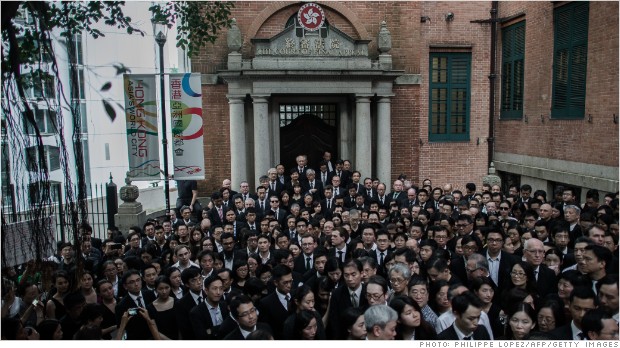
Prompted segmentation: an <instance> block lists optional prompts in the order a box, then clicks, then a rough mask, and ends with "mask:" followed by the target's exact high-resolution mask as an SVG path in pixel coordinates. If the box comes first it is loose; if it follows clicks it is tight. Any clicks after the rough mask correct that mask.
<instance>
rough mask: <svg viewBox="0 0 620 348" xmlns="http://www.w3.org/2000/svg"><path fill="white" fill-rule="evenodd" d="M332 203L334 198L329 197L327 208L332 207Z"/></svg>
mask: <svg viewBox="0 0 620 348" xmlns="http://www.w3.org/2000/svg"><path fill="white" fill-rule="evenodd" d="M331 205H332V200H331V199H328V200H327V209H329V208H331Z"/></svg>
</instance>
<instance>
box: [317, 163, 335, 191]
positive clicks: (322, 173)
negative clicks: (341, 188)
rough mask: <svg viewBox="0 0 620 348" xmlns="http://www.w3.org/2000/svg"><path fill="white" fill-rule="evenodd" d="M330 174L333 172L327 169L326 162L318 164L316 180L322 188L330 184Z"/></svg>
mask: <svg viewBox="0 0 620 348" xmlns="http://www.w3.org/2000/svg"><path fill="white" fill-rule="evenodd" d="M330 173H333V170H330V169H329V168H328V165H327V162H325V161H321V163H320V164H319V170H317V171H316V179H317V180H319V181H320V182H321V184H323V187H325V186H326V185H329V184H330V183H331V181H330Z"/></svg>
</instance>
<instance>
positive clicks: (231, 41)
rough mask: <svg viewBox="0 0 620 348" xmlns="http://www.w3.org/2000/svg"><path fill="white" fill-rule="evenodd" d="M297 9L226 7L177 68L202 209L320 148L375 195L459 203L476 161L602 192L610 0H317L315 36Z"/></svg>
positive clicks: (609, 188)
mask: <svg viewBox="0 0 620 348" xmlns="http://www.w3.org/2000/svg"><path fill="white" fill-rule="evenodd" d="M304 4H307V3H305V2H242V1H239V2H235V8H234V9H233V11H232V15H231V17H233V18H235V19H236V24H235V26H234V27H233V28H232V29H230V30H228V31H227V32H224V33H223V34H222V35H221V36H220V37H219V38H218V40H217V41H216V42H215V44H214V45H213V46H212V47H209V48H208V49H205V50H204V51H203V52H202V53H201V54H199V55H198V56H197V57H194V58H193V59H192V70H193V71H197V72H201V73H203V98H204V102H203V108H204V113H203V114H204V115H205V145H204V147H205V163H206V166H207V172H206V176H207V178H208V180H206V181H205V182H203V183H201V186H200V189H201V192H202V194H201V195H202V196H206V195H208V194H209V193H210V192H212V191H213V190H215V189H217V188H218V187H217V185H219V183H221V180H222V179H224V178H229V177H230V178H231V179H232V181H233V187H234V188H237V187H238V185H239V182H240V181H241V180H248V181H249V182H250V184H251V185H252V184H253V183H255V182H256V181H257V179H258V177H259V176H261V175H263V174H265V173H266V171H267V169H268V168H270V167H273V166H275V164H277V163H283V164H284V165H285V166H286V167H287V168H291V167H292V166H294V156H295V155H296V154H300V153H305V154H307V155H308V156H309V162H310V163H309V165H310V166H311V167H316V166H317V165H318V159H319V158H320V154H321V153H322V151H324V150H330V151H331V152H332V153H333V154H334V155H335V157H336V158H343V159H350V160H351V161H352V163H353V167H354V168H356V169H358V170H360V171H361V172H362V175H363V177H365V176H373V177H378V178H380V179H381V180H382V181H383V182H386V183H388V182H391V181H393V180H394V179H395V178H396V177H397V176H398V175H399V174H401V173H404V174H407V176H408V177H409V178H411V179H412V181H413V182H414V183H420V182H421V181H422V180H423V179H424V178H432V180H433V183H434V185H441V184H443V183H447V182H450V183H453V185H454V187H455V188H459V189H462V190H463V189H464V186H465V183H466V182H469V181H473V182H475V183H477V184H478V185H480V184H481V183H482V178H483V176H484V175H486V174H487V170H488V164H489V160H490V159H492V160H493V161H494V163H495V166H496V168H497V169H498V170H499V173H500V176H502V177H503V179H504V183H511V182H514V183H520V184H525V183H529V184H531V185H532V186H533V187H534V189H544V190H547V191H548V192H549V191H550V190H552V189H553V186H554V185H556V184H560V183H561V184H564V185H572V186H576V187H584V188H597V189H599V190H601V191H602V192H613V191H616V190H617V186H618V126H617V117H618V114H619V112H618V3H616V2H591V3H581V6H577V5H579V4H574V3H562V2H498V3H494V2H357V1H355V2H329V1H326V2H317V3H316V4H317V5H318V7H312V6H311V7H312V9H313V10H314V12H313V13H315V16H316V18H318V19H319V21H320V20H321V19H322V18H324V19H325V21H324V22H323V24H322V25H321V26H320V27H318V28H310V29H316V30H310V29H308V28H304V26H303V25H302V24H301V23H300V22H299V21H298V20H297V15H298V12H299V10H300V8H301V7H302V6H303V5H304ZM494 6H496V9H497V11H495V10H493V8H494ZM305 11H306V13H307V11H308V8H306V9H305ZM493 18H496V19H497V20H493ZM556 18H557V19H556ZM382 22H385V24H382ZM318 24H320V23H317V25H318ZM493 28H495V31H494V32H495V34H496V35H493ZM237 29H238V31H237ZM567 30H568V31H567ZM579 30H581V33H582V35H581V36H579V35H580V34H579ZM584 30H585V31H584ZM583 35H585V37H584V36H583ZM584 43H585V46H583V44H584ZM579 45H582V46H579ZM493 48H495V54H496V59H495V60H494V59H493V57H494V53H493ZM493 63H495V70H494V71H495V75H494V74H493V73H492V72H493V65H494V64H493ZM562 64H563V65H562ZM554 67H556V70H555V72H554ZM508 72H510V73H508ZM493 76H495V78H490V77H493ZM567 79H570V80H569V82H566V80H567ZM614 115H615V116H614ZM388 186H391V183H389V184H388ZM584 193H585V190H584Z"/></svg>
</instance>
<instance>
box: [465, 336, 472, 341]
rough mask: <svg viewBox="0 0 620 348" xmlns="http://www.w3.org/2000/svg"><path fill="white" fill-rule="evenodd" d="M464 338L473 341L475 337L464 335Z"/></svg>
mask: <svg viewBox="0 0 620 348" xmlns="http://www.w3.org/2000/svg"><path fill="white" fill-rule="evenodd" d="M463 340H465V341H472V340H473V338H472V337H471V336H465V337H463Z"/></svg>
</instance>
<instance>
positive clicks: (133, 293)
mask: <svg viewBox="0 0 620 348" xmlns="http://www.w3.org/2000/svg"><path fill="white" fill-rule="evenodd" d="M121 283H122V284H123V287H124V288H125V290H127V295H125V297H123V299H122V300H121V301H120V302H119V303H118V304H117V305H116V309H115V312H116V325H117V326H120V324H121V319H122V318H123V314H125V312H127V311H128V310H129V309H130V308H136V307H140V308H146V304H145V303H144V299H143V298H142V292H141V290H142V279H141V277H140V272H138V271H136V270H134V269H131V270H129V271H127V272H125V274H123V277H122V278H121ZM125 330H126V333H127V339H128V340H149V339H153V335H151V331H150V330H149V326H148V323H147V322H146V320H145V319H144V318H143V317H142V316H141V315H134V316H133V318H131V320H129V321H128V322H127V326H126V327H125Z"/></svg>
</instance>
